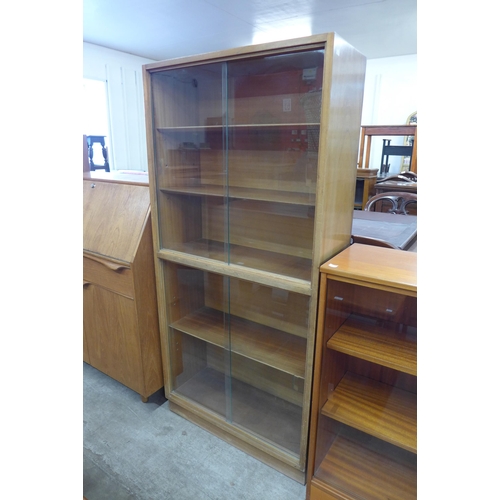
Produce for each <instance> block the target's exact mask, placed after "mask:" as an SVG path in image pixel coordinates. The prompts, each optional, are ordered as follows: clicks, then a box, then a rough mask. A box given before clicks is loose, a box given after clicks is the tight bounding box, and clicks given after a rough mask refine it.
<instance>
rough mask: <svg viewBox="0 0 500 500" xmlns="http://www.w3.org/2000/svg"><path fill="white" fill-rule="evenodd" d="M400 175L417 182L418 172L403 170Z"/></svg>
mask: <svg viewBox="0 0 500 500" xmlns="http://www.w3.org/2000/svg"><path fill="white" fill-rule="evenodd" d="M399 175H402V176H403V177H406V178H407V179H410V181H414V182H417V174H416V173H415V172H410V171H409V170H408V171H406V172H401V173H400V174H399Z"/></svg>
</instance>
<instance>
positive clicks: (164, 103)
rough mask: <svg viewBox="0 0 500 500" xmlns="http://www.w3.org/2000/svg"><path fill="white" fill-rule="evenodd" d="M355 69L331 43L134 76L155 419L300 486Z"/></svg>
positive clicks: (340, 216) (357, 107) (336, 240)
mask: <svg viewBox="0 0 500 500" xmlns="http://www.w3.org/2000/svg"><path fill="white" fill-rule="evenodd" d="M365 64H366V61H365V58H364V56H362V55H360V54H359V53H358V52H357V51H356V50H355V49H353V48H352V47H351V46H350V45H348V44H347V43H345V42H344V41H343V40H342V39H340V38H339V37H337V36H336V35H335V34H333V33H331V34H326V35H319V36H312V37H307V38H301V39H296V40H290V41H284V42H275V43H268V44H262V45H256V46H249V47H242V48H238V49H234V50H227V51H223V52H216V53H210V54H204V55H201V56H197V57H186V58H179V59H174V60H170V61H164V62H158V63H153V64H149V65H146V66H144V72H143V73H144V83H145V101H146V123H147V140H148V158H149V179H150V191H151V202H152V217H153V237H154V246H155V253H156V257H157V261H156V264H157V266H156V278H157V291H158V300H159V317H160V329H161V341H162V354H163V362H164V373H165V388H166V396H167V398H168V399H169V405H170V408H171V409H172V410H173V411H175V412H177V413H179V414H180V415H183V416H184V417H186V418H188V419H190V420H191V421H193V422H195V423H197V424H199V425H200V426H202V427H204V428H205V429H207V430H209V431H211V432H213V433H214V434H216V435H218V436H219V437H221V438H223V439H225V440H227V441H229V442H230V443H232V444H233V445H235V446H238V447H239V448H241V449H243V450H244V451H246V452H248V453H250V454H252V455H253V456H255V457H257V458H258V459H260V460H262V461H264V462H265V463H267V464H269V465H271V466H273V467H275V468H276V469H278V470H280V471H282V472H283V473H285V474H287V475H289V476H290V477H292V478H294V479H296V480H298V481H300V482H304V481H305V462H306V452H307V436H308V428H309V412H310V397H311V380H312V362H313V353H314V337H315V331H316V308H317V292H318V278H319V271H318V270H319V266H320V264H321V263H323V262H324V261H325V260H327V259H328V258H330V257H331V256H332V255H334V254H335V253H337V252H339V251H341V250H342V249H343V248H345V247H346V246H347V245H348V244H349V240H350V235H351V223H352V211H353V200H354V189H355V182H356V159H357V158H356V156H357V150H358V141H359V128H360V118H361V106H362V97H363V86H364V72H365Z"/></svg>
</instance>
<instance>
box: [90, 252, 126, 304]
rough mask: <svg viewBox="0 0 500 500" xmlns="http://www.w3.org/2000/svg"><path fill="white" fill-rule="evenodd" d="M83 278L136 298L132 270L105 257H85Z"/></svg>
mask: <svg viewBox="0 0 500 500" xmlns="http://www.w3.org/2000/svg"><path fill="white" fill-rule="evenodd" d="M83 280H84V281H88V282H90V283H93V284H95V285H99V286H102V287H104V288H107V289H108V290H111V291H113V292H116V293H119V294H120V295H124V296H126V297H130V298H134V280H133V275H132V270H131V269H130V268H129V267H127V266H126V265H120V264H116V263H115V262H112V261H107V260H105V259H99V260H97V258H96V259H94V258H90V257H83Z"/></svg>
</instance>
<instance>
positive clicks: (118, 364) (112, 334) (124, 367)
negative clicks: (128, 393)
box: [83, 284, 144, 394]
mask: <svg viewBox="0 0 500 500" xmlns="http://www.w3.org/2000/svg"><path fill="white" fill-rule="evenodd" d="M83 322H84V331H85V339H86V343H87V347H88V356H89V363H90V364H91V365H92V366H94V367H95V368H97V369H98V370H100V371H102V372H103V373H106V374H107V375H109V376H110V377H112V378H114V379H116V380H118V381H119V382H121V383H123V384H124V385H126V386H127V387H130V388H131V389H133V390H134V391H136V392H138V393H140V394H142V393H143V391H144V383H143V375H142V365H141V358H140V343H139V338H138V334H137V316H136V313H135V305H134V300H133V299H129V298H127V297H124V296H122V295H119V294H117V293H113V292H110V291H109V290H106V289H105V288H101V287H99V286H96V285H92V284H90V285H88V286H86V287H85V288H84V292H83Z"/></svg>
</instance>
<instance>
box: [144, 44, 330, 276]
mask: <svg viewBox="0 0 500 500" xmlns="http://www.w3.org/2000/svg"><path fill="white" fill-rule="evenodd" d="M323 59H324V51H323V50H308V51H302V52H290V53H287V54H279V55H270V56H266V57H257V58H252V59H243V60H229V61H227V62H222V63H212V64H205V65H203V64H201V65H196V66H193V67H183V68H172V69H166V70H162V71H158V72H153V73H152V74H151V86H152V89H151V90H152V91H151V95H152V107H153V116H154V118H153V121H154V123H153V133H154V137H155V159H154V162H155V170H156V179H157V197H158V209H159V225H160V244H161V247H162V248H164V249H166V250H167V251H168V250H174V251H179V252H183V253H188V254H191V255H195V256H199V257H205V258H210V259H215V260H218V261H222V262H224V263H228V264H231V265H233V264H234V265H238V266H244V267H247V268H252V269H258V270H261V271H266V272H272V273H278V274H281V275H285V276H290V277H293V278H298V279H303V280H308V281H309V280H310V279H311V263H312V252H313V239H314V238H313V236H314V219H315V203H316V187H317V171H318V151H319V135H320V115H321V102H322V99H321V96H322V82H323Z"/></svg>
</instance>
